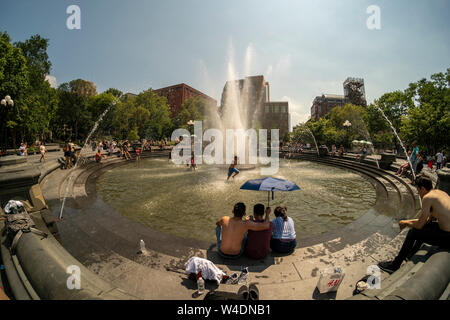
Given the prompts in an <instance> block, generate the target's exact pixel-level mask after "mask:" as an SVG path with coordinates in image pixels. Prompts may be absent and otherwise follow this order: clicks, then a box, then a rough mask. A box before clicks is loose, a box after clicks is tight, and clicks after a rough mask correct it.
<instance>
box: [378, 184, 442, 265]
mask: <svg viewBox="0 0 450 320" xmlns="http://www.w3.org/2000/svg"><path fill="white" fill-rule="evenodd" d="M416 188H417V191H418V192H419V196H420V198H421V199H422V209H421V211H420V215H419V218H418V219H412V220H401V221H400V222H399V226H400V229H403V228H405V227H409V228H411V230H409V231H408V234H407V235H406V238H405V241H404V242H403V245H402V248H401V249H400V252H399V253H398V255H397V257H396V258H395V259H394V260H393V261H383V262H380V263H378V266H379V267H380V269H382V270H384V271H386V272H388V273H393V272H395V271H396V270H398V269H399V268H400V266H401V264H402V262H403V260H405V259H406V258H411V257H412V256H413V255H414V254H415V253H416V252H417V251H418V250H419V249H420V247H421V245H422V244H423V243H427V244H430V245H433V246H439V247H441V248H444V249H450V197H449V195H448V194H447V193H446V192H444V191H441V190H438V189H433V184H432V182H431V180H430V179H429V178H428V177H418V178H417V179H416ZM436 220H437V221H436Z"/></svg>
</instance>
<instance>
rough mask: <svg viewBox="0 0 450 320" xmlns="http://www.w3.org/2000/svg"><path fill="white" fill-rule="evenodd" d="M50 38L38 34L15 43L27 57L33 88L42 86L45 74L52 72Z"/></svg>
mask: <svg viewBox="0 0 450 320" xmlns="http://www.w3.org/2000/svg"><path fill="white" fill-rule="evenodd" d="M48 41H49V40H48V39H44V38H41V36H40V35H38V34H36V35H34V36H32V37H31V38H30V39H28V40H25V41H24V42H16V43H15V44H14V45H15V46H16V47H17V48H20V49H21V50H22V53H23V55H24V56H25V58H26V59H27V67H28V71H29V75H30V77H29V81H30V85H31V86H32V87H33V88H38V87H40V86H42V83H43V82H44V81H45V76H46V75H48V74H50V69H51V67H52V63H51V62H50V59H49V58H48V54H47V47H48Z"/></svg>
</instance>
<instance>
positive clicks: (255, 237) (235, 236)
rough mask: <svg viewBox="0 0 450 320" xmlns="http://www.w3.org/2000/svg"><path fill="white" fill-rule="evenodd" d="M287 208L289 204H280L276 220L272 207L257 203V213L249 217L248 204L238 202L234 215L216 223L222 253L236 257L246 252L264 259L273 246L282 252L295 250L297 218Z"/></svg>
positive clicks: (255, 257) (249, 255)
mask: <svg viewBox="0 0 450 320" xmlns="http://www.w3.org/2000/svg"><path fill="white" fill-rule="evenodd" d="M286 211H287V208H286V207H276V208H275V211H274V214H275V219H273V220H272V221H270V219H269V216H270V212H271V208H270V207H267V208H264V205H263V204H261V203H258V204H255V205H254V207H253V216H250V217H246V207H245V204H244V203H242V202H238V203H236V204H235V205H234V208H233V211H232V213H233V217H229V216H224V217H222V218H221V219H220V220H219V221H217V222H216V225H217V227H216V236H217V250H218V253H219V255H220V256H222V257H224V258H230V259H236V258H239V257H240V256H241V255H242V254H244V253H245V254H246V255H247V256H248V257H250V258H252V259H264V258H265V257H266V256H267V254H268V253H269V252H270V249H272V251H274V252H278V253H286V254H289V253H292V252H293V251H294V249H295V248H296V246H297V240H296V234H295V228H294V221H293V220H292V218H290V217H288V216H287V214H286ZM264 214H265V216H264Z"/></svg>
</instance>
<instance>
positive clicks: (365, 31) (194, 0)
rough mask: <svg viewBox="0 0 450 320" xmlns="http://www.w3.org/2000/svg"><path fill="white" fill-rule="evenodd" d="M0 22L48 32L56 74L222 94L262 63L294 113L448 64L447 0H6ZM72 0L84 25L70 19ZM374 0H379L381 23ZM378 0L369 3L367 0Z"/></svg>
mask: <svg viewBox="0 0 450 320" xmlns="http://www.w3.org/2000/svg"><path fill="white" fill-rule="evenodd" d="M0 3H1V5H0V31H7V32H8V34H9V35H10V36H11V38H12V40H13V41H24V40H26V39H28V38H29V37H31V36H32V35H34V34H40V35H41V36H42V37H44V38H47V39H49V42H50V43H49V48H48V54H49V57H50V60H51V62H52V69H51V74H50V76H51V77H50V79H51V82H52V83H53V84H54V85H59V84H61V83H64V82H68V81H70V80H73V79H78V78H82V79H85V80H89V81H93V82H94V83H95V85H96V86H97V91H98V92H99V93H100V92H102V91H105V90H107V89H108V88H117V89H119V90H121V91H123V92H132V93H139V92H141V91H143V90H146V89H148V88H150V87H151V88H153V89H158V88H162V87H165V86H169V85H174V84H178V83H186V84H188V85H190V86H192V87H194V88H196V89H198V90H200V91H202V92H204V93H206V94H207V95H209V96H211V97H213V98H214V99H216V100H217V101H218V103H220V97H221V93H222V90H223V87H224V85H225V82H226V81H227V79H228V78H229V77H230V76H229V74H230V73H229V71H228V70H229V65H232V66H233V70H234V76H235V77H237V78H243V77H245V76H249V75H261V74H262V75H264V77H265V78H266V80H267V81H268V82H269V83H270V95H271V100H272V101H280V100H281V101H289V109H290V113H291V119H292V121H291V124H292V125H296V124H298V123H299V122H302V121H306V120H307V119H308V117H309V116H310V108H311V103H312V101H313V99H314V98H315V97H316V96H318V95H321V94H323V93H331V94H341V95H342V94H343V85H342V84H343V82H344V80H345V79H346V78H347V77H358V78H363V79H364V82H365V90H366V98H367V100H368V102H369V103H370V102H372V101H373V100H374V99H377V98H379V97H380V96H381V95H383V94H384V93H386V92H391V91H395V90H403V89H405V88H407V87H408V85H409V83H411V82H415V81H418V80H420V79H422V78H429V77H430V75H432V74H434V73H437V72H444V71H445V70H446V69H447V68H450V59H449V58H450V43H449V39H450V19H448V16H449V13H450V1H449V0H429V1H421V0H369V1H366V0H314V1H312V0H310V1H302V0H290V1H288V0H276V1H275V0H221V1H219V0H183V1H182V0H178V1H174V0H164V1H162V0H158V1H157V0H127V1H123V0H52V1H50V0H39V1H36V0H8V1H6V0H0ZM71 5H77V6H78V7H79V8H80V21H81V22H80V29H69V28H68V27H67V20H68V19H70V17H71V15H72V12H70V13H67V12H66V11H67V9H68V7H69V6H71ZM370 6H377V7H378V8H379V13H380V14H379V20H378V21H379V22H380V23H379V28H378V29H373V28H372V29H369V27H368V24H367V22H368V20H369V22H372V23H373V22H376V21H377V20H374V19H375V18H376V17H375V16H374V11H371V10H369V12H368V8H369V7H370ZM369 9H370V8H369Z"/></svg>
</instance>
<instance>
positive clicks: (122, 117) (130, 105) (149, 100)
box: [113, 89, 172, 140]
mask: <svg viewBox="0 0 450 320" xmlns="http://www.w3.org/2000/svg"><path fill="white" fill-rule="evenodd" d="M113 126H114V130H115V135H116V136H117V137H118V138H119V139H125V138H128V139H130V140H131V138H133V140H135V139H138V138H146V139H161V138H163V137H167V136H170V134H171V128H172V121H171V119H170V109H169V105H168V104H167V99H166V98H165V97H160V96H159V95H157V94H156V93H155V92H153V90H152V89H149V90H147V91H144V92H141V93H140V94H139V95H137V96H136V97H133V98H130V99H127V100H126V101H124V102H122V103H120V104H118V105H117V106H116V107H115V109H114V114H113Z"/></svg>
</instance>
